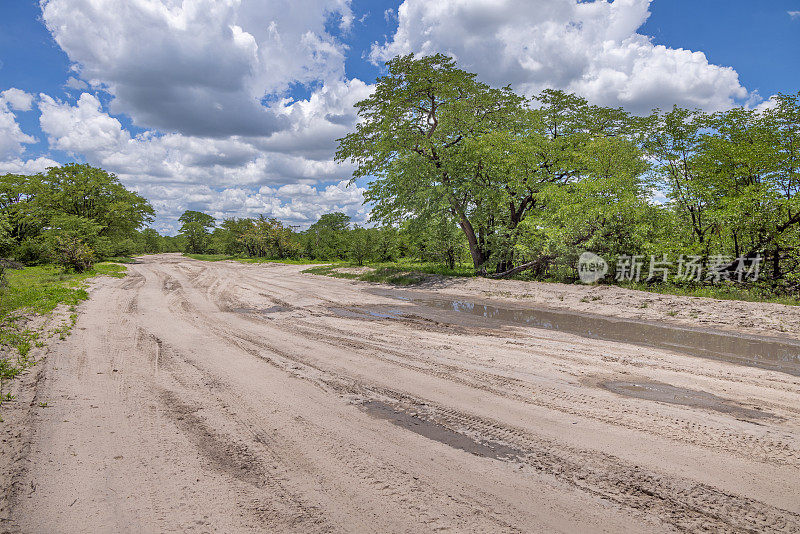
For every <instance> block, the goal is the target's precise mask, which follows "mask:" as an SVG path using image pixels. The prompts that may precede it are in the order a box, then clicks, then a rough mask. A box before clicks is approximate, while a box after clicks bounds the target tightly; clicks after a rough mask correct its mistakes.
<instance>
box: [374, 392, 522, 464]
mask: <svg viewBox="0 0 800 534" xmlns="http://www.w3.org/2000/svg"><path fill="white" fill-rule="evenodd" d="M361 408H362V409H363V410H364V411H365V412H367V413H368V414H369V415H371V416H373V417H377V418H378V419H384V420H386V421H389V422H390V423H392V424H394V425H397V426H399V427H400V428H404V429H406V430H410V431H411V432H414V433H416V434H419V435H420V436H423V437H426V438H428V439H431V440H434V441H438V442H439V443H444V444H445V445H448V446H450V447H453V448H454V449H458V450H462V451H466V452H468V453H470V454H474V455H475V456H481V457H484V458H494V459H495V460H514V459H518V458H521V457H523V456H524V453H523V452H522V451H520V450H517V449H515V448H513V447H509V446H508V445H504V444H502V443H496V442H490V441H478V440H475V439H473V438H471V437H469V436H467V435H464V434H460V433H458V432H455V431H453V430H450V429H449V428H446V427H444V426H442V425H438V424H436V423H434V422H431V421H428V420H427V419H423V418H422V417H419V416H418V415H416V414H414V413H408V412H405V411H402V410H399V409H397V408H395V407H393V406H391V405H389V404H386V403H384V402H380V401H375V400H371V401H366V402H364V403H362V404H361Z"/></svg>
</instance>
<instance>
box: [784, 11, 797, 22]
mask: <svg viewBox="0 0 800 534" xmlns="http://www.w3.org/2000/svg"><path fill="white" fill-rule="evenodd" d="M786 13H788V14H789V16H790V17H791V18H792V20H798V19H800V11H787V12H786Z"/></svg>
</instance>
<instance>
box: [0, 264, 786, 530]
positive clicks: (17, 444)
mask: <svg viewBox="0 0 800 534" xmlns="http://www.w3.org/2000/svg"><path fill="white" fill-rule="evenodd" d="M301 270H303V267H302V266H291V265H277V264H241V263H234V262H200V261H194V260H189V259H185V258H182V257H180V256H176V255H161V256H150V257H147V258H145V259H143V260H141V263H138V264H135V265H131V266H129V275H128V276H127V277H126V278H125V279H121V280H120V279H111V278H103V279H98V281H97V282H96V283H95V285H94V287H93V288H92V291H91V298H90V299H89V300H88V301H87V302H85V303H83V304H82V305H81V306H80V316H79V318H78V322H77V324H76V326H75V329H74V332H73V334H72V335H71V336H70V337H69V338H68V339H67V340H65V341H60V342H56V343H54V344H53V345H51V347H50V349H49V351H48V353H47V355H46V357H45V358H44V359H43V361H42V362H41V363H40V364H39V365H37V367H36V368H35V369H36V370H35V372H32V373H30V374H29V375H28V376H27V377H26V378H25V379H24V380H23V382H21V384H22V385H21V387H23V388H28V389H27V393H26V392H24V391H23V392H21V396H20V399H21V400H20V401H18V402H17V403H16V404H15V405H12V406H11V407H10V408H8V409H6V407H5V406H4V408H3V410H4V412H3V417H4V419H5V422H4V423H3V425H4V434H3V436H4V438H3V443H2V453H3V456H2V458H3V462H4V466H3V467H4V474H3V475H2V476H3V478H2V479H0V482H2V483H3V485H4V499H3V503H2V508H0V510H2V511H3V518H2V523H0V530H4V531H9V532H17V531H19V532H431V531H441V530H450V531H461V532H466V531H469V532H532V531H547V532H552V531H561V532H597V531H606V532H623V531H624V532H670V531H701V530H702V531H725V532H736V531H742V532H745V531H750V532H752V531H779V532H798V531H800V498H798V494H800V378H798V377H795V376H792V375H788V374H783V373H779V372H775V371H767V370H763V369H758V368H753V367H746V366H738V365H734V364H731V363H726V362H722V361H715V360H708V359H702V358H696V357H690V356H686V355H682V354H677V353H673V352H669V351H664V350H657V349H648V348H645V347H641V346H633V345H627V344H623V343H613V342H605V341H597V340H590V339H587V338H582V337H578V336H574V335H569V334H565V333H559V332H555V331H548V330H541V329H533V328H522V327H512V326H507V325H506V326H498V325H494V324H491V323H488V322H487V323H486V324H481V323H480V322H478V321H477V319H476V318H469V317H464V318H463V319H460V318H458V317H451V316H447V317H445V316H442V317H440V318H438V319H437V318H436V317H435V316H425V314H408V315H405V314H402V313H401V314H400V315H397V314H392V315H391V316H388V317H387V316H381V314H380V313H374V314H372V315H371V314H370V313H367V312H369V310H371V309H380V308H381V307H386V306H391V307H392V308H393V309H397V308H400V309H401V310H402V308H403V306H411V304H404V303H403V302H399V301H397V300H394V299H389V298H386V297H382V296H378V295H376V294H375V292H374V289H375V287H376V286H375V285H374V284H366V283H361V282H353V281H350V280H342V279H333V278H328V277H322V276H314V275H306V274H301V273H300V271H301ZM433 285H435V287H434V286H433ZM433 285H432V286H431V287H427V288H426V289H427V290H428V291H431V292H438V293H440V294H442V295H473V296H479V297H482V298H483V297H494V298H497V299H506V300H510V299H517V300H520V301H521V302H523V303H525V304H530V303H533V302H541V303H546V304H548V305H554V306H563V307H570V308H575V309H586V310H590V311H593V312H598V313H607V314H618V315H627V316H631V317H647V318H659V319H663V317H662V316H660V315H658V311H659V310H662V309H672V308H669V306H675V308H676V309H678V310H679V314H678V315H677V316H676V317H670V318H669V320H671V321H681V320H683V321H691V322H694V323H695V324H696V322H697V321H694V319H692V317H691V316H689V315H686V316H683V315H681V314H683V312H685V311H686V310H687V309H690V307H692V308H697V309H700V310H701V311H703V312H704V315H703V320H704V321H708V322H706V323H702V324H705V325H710V326H720V327H726V328H733V329H739V328H741V329H742V330H748V331H753V332H765V331H768V332H770V333H773V334H777V333H779V330H778V328H777V326H778V325H781V324H783V325H784V328H787V329H790V330H791V331H792V332H795V333H796V332H797V330H796V324H797V317H798V315H797V312H796V311H795V310H794V309H787V308H784V307H774V306H769V305H758V304H739V303H730V302H724V303H716V302H713V301H709V302H706V301H701V300H696V299H680V298H678V297H661V296H658V295H650V294H646V295H641V294H639V296H636V295H632V294H628V292H624V291H620V290H616V289H601V288H577V287H576V288H571V287H566V286H547V285H539V284H522V283H517V282H493V281H485V280H481V281H477V280H470V281H463V280H461V281H448V282H441V281H439V282H435V283H433ZM587 295H590V296H596V295H599V296H601V299H599V300H589V301H588V302H584V301H583V297H585V296H587ZM560 296H563V300H561V298H559V297H560ZM523 297H524V298H523ZM637 298H638V299H651V300H648V302H651V303H652V305H651V306H648V307H647V308H636V309H630V306H629V305H630V304H631V303H632V302H635V301H636V299H637ZM587 300H588V299H587ZM742 313H743V314H744V315H745V317H741V316H740V314H742ZM628 314H629V315H628ZM651 314H653V315H651ZM715 314H716V315H715ZM747 321H750V323H748V324H746V322H747ZM786 325H789V326H786ZM647 382H653V383H661V384H665V385H666V386H668V387H669V388H672V389H667V390H666V391H673V390H674V391H684V389H681V388H685V389H688V390H692V391H695V392H697V395H698V398H701V399H706V400H705V401H703V402H698V403H693V402H688V403H678V404H676V403H672V402H661V401H659V400H655V399H656V398H657V396H656V397H653V398H648V399H636V398H632V397H629V396H626V395H624V394H620V391H622V389H620V387H621V386H619V384H627V383H647ZM608 384H613V385H614V386H613V387H611V388H609V387H607V386H608ZM666 386H665V387H666ZM623 389H624V388H623ZM40 403H47V404H46V407H42V406H41V405H40ZM723 408H724V409H723Z"/></svg>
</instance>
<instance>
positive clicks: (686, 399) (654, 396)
mask: <svg viewBox="0 0 800 534" xmlns="http://www.w3.org/2000/svg"><path fill="white" fill-rule="evenodd" d="M601 385H602V386H603V387H604V388H606V389H608V390H609V391H613V392H614V393H618V394H620V395H625V396H626V397H634V398H637V399H644V400H651V401H659V402H666V403H669V404H680V405H681V406H693V407H696V408H705V409H707V410H714V411H716V412H722V413H728V414H732V415H738V416H742V417H748V418H752V419H758V418H763V417H770V415H771V414H768V413H766V412H762V411H760V410H755V409H752V408H745V407H744V406H741V405H739V404H737V403H735V402H733V401H730V400H728V399H723V398H722V397H717V396H716V395H712V394H711V393H707V392H705V391H696V390H693V389H686V388H680V387H676V386H671V385H669V384H664V383H662V382H650V381H642V382H621V381H611V382H604V383H603V384H601Z"/></svg>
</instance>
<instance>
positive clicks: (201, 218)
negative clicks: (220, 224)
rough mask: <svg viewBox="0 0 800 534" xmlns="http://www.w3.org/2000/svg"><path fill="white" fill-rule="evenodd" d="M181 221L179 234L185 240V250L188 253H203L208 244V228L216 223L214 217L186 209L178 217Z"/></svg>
mask: <svg viewBox="0 0 800 534" xmlns="http://www.w3.org/2000/svg"><path fill="white" fill-rule="evenodd" d="M178 222H180V223H181V227H180V235H181V236H183V238H184V239H185V241H186V248H185V251H186V252H188V253H190V254H203V253H204V252H206V250H207V248H208V244H209V234H210V230H211V229H212V228H214V225H215V224H216V222H215V220H214V217H212V216H211V215H208V214H207V213H203V212H200V211H192V210H188V211H185V212H183V215H181V216H180V217H179V218H178Z"/></svg>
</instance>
